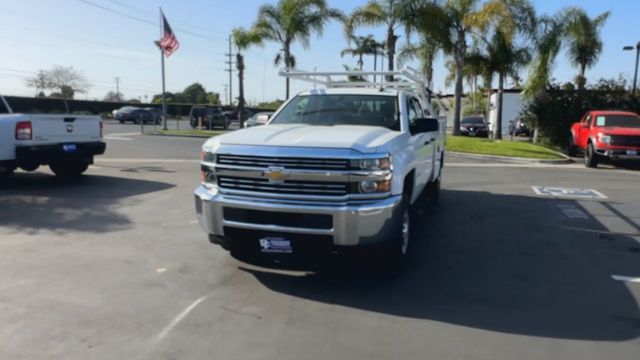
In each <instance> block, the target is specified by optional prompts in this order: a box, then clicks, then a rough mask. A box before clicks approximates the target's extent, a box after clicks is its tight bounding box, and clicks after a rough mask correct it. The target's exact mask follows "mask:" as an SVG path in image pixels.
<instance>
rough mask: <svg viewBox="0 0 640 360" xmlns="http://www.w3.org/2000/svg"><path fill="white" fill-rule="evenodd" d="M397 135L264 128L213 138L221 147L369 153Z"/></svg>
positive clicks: (357, 129)
mask: <svg viewBox="0 0 640 360" xmlns="http://www.w3.org/2000/svg"><path fill="white" fill-rule="evenodd" d="M400 134H401V133H400V132H399V131H392V130H389V129H386V128H382V127H374V126H356V125H336V126H311V125H299V124H296V125H267V126H258V127H252V128H248V129H243V130H237V131H233V132H230V133H228V134H225V135H222V136H218V137H215V138H214V139H212V140H214V141H215V142H218V143H219V144H220V145H251V146H256V145H262V146H288V147H314V148H338V149H353V150H356V151H359V152H362V153H372V152H375V151H376V149H377V148H378V147H379V146H381V145H383V144H385V143H386V142H388V141H389V140H390V139H392V138H393V137H395V136H398V135H400Z"/></svg>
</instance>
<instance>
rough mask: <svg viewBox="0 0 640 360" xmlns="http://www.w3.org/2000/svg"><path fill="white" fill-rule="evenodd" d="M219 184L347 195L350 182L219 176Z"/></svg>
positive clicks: (302, 192) (232, 187)
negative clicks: (278, 180)
mask: <svg viewBox="0 0 640 360" xmlns="http://www.w3.org/2000/svg"><path fill="white" fill-rule="evenodd" d="M218 186H220V188H222V189H233V190H246V191H264V192H273V193H280V194H299V195H330V196H344V195H347V193H348V189H349V184H347V183H321V182H306V181H293V180H285V181H281V182H271V181H269V180H268V179H248V178H234V177H219V178H218Z"/></svg>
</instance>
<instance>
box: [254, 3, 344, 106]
mask: <svg viewBox="0 0 640 360" xmlns="http://www.w3.org/2000/svg"><path fill="white" fill-rule="evenodd" d="M343 18H344V16H343V15H342V13H341V12H340V11H339V10H336V9H332V8H329V7H328V6H327V3H326V1H325V0H279V1H278V3H277V4H275V5H270V4H267V5H262V6H261V7H260V9H259V10H258V20H257V21H256V23H255V24H254V31H256V32H257V33H259V34H260V36H261V37H262V38H263V39H265V40H270V41H274V42H277V43H279V44H280V45H281V46H282V51H281V52H278V55H277V56H276V58H275V61H274V62H275V64H276V65H279V64H280V63H282V62H284V66H285V67H286V68H288V69H292V68H295V64H296V63H295V57H294V56H293V54H291V45H292V44H293V43H294V42H296V41H299V42H300V43H302V46H303V47H304V48H305V49H306V48H309V41H310V38H311V35H312V34H314V33H315V34H318V35H320V34H322V32H323V30H324V27H325V25H326V24H327V23H328V22H329V20H331V19H341V20H342V19H343ZM286 98H287V99H288V98H289V78H286Z"/></svg>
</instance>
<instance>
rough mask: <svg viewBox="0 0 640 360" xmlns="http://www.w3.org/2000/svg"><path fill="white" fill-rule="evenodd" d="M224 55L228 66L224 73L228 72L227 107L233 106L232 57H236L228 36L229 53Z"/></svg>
mask: <svg viewBox="0 0 640 360" xmlns="http://www.w3.org/2000/svg"><path fill="white" fill-rule="evenodd" d="M224 55H225V56H227V57H228V58H229V59H228V60H227V61H225V63H226V64H227V66H228V68H227V69H226V70H225V71H227V72H229V105H233V65H234V64H235V62H234V61H233V57H234V56H236V54H234V53H233V49H232V38H231V35H229V52H228V53H226V54H224Z"/></svg>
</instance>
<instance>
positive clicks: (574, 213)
mask: <svg viewBox="0 0 640 360" xmlns="http://www.w3.org/2000/svg"><path fill="white" fill-rule="evenodd" d="M556 207H557V208H558V209H560V211H562V213H563V214H564V216H566V217H568V218H569V219H584V220H589V215H587V214H585V213H584V211H582V210H580V209H578V207H576V206H574V205H569V204H558V205H556Z"/></svg>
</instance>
